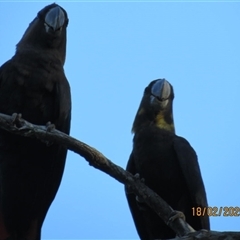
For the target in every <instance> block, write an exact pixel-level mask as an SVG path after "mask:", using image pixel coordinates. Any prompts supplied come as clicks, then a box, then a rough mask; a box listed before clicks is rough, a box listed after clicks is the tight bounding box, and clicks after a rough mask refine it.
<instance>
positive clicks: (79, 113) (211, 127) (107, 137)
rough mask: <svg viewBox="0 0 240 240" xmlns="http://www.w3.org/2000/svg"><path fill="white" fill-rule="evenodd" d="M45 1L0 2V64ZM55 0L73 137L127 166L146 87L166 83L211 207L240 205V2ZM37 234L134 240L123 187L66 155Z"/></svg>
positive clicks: (219, 221)
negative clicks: (64, 25) (62, 28)
mask: <svg viewBox="0 0 240 240" xmlns="http://www.w3.org/2000/svg"><path fill="white" fill-rule="evenodd" d="M50 3H52V1H50V2H48V1H44V2H43V1H42V2H34V1H33V2H11V1H8V2H3V1H0V32H1V38H0V52H1V54H0V65H1V64H3V63H4V62H5V61H7V60H8V59H9V58H11V57H12V55H13V54H14V52H15V45H16V44H17V42H18V41H19V40H20V38H21V37H22V35H23V33H24V31H25V29H26V28H27V26H28V24H29V23H30V22H31V21H32V20H33V18H34V17H35V16H36V14H37V12H38V11H39V10H40V9H42V8H43V7H44V6H46V5H48V4H50ZM56 3H58V4H59V5H61V6H62V7H63V8H64V9H65V10H66V11H67V12H68V16H69V27H68V43H67V58H66V64H65V72H66V75H67V78H68V80H69V82H70V85H71V91H72V103H73V106H72V128H71V135H72V136H73V137H75V138H78V139H80V140H82V141H84V142H86V143H87V144H89V145H91V146H93V147H95V148H97V149H98V150H99V151H101V152H102V153H103V154H104V155H105V156H106V157H108V158H109V159H111V160H112V161H113V162H115V163H116V164H118V165H120V166H121V167H124V168H125V166H126V163H127V160H128V156H129V154H130V152H131V149H132V137H133V136H132V134H131V126H132V122H133V119H134V116H135V114H136V111H137V108H138V106H139V103H140V100H141V97H142V93H143V90H144V88H145V87H146V86H147V85H148V84H149V82H150V81H152V80H154V79H157V78H166V79H167V80H168V81H169V82H170V83H171V84H172V85H173V87H174V90H175V100H174V120H175V127H176V132H177V134H178V135H180V136H183V137H185V138H186V139H187V140H188V141H189V142H190V143H191V145H192V146H193V147H194V149H195V151H196V152H197V155H198V158H199V164H200V167H201V171H202V176H203V179H204V183H205V187H206V191H207V196H208V202H209V206H211V207H214V206H216V207H221V206H222V207H225V206H226V207H230V206H233V207H236V206H239V207H240V191H239V180H240V172H239V167H240V166H239V165H240V164H239V160H240V159H239V149H240V147H239V134H240V127H239V122H240V107H239V91H240V80H239V76H240V58H239V56H240V44H239V43H240V31H239V22H240V3H233V2H232V3H227V2H210V3H209V2H208V3H204V2H176V1H175V2H160V1H159V2H127V1H125V2H121V1H118V2H107V1H106V2H103V1H101V2H100V1H95V2H87V1H85V2H80V1H79V2H76V1H75V2H66V1H65V2H61V1H56ZM210 222H211V228H212V229H213V230H217V231H239V230H240V229H239V224H240V217H223V216H221V217H211V218H210ZM42 237H43V238H44V239H137V238H138V235H137V233H136V230H135V227H134V224H133V221H132V217H131V215H130V211H129V209H128V206H127V202H126V199H125V195H124V190H123V185H121V184H120V183H119V182H117V181H115V180H114V179H112V178H110V177H109V176H107V175H106V174H104V173H102V172H100V171H99V170H96V169H94V168H93V167H90V166H89V165H88V164H87V162H86V161H85V160H84V159H83V158H81V157H79V156H78V155H76V154H74V153H72V152H69V153H68V157H67V164H66V168H65V173H64V176H63V180H62V184H61V187H60V189H59V192H58V194H57V197H56V198H55V201H54V202H53V204H52V206H51V209H50V211H49V213H48V215H47V218H46V220H45V223H44V226H43V231H42Z"/></svg>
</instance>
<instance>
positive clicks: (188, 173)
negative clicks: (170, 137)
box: [173, 136, 210, 229]
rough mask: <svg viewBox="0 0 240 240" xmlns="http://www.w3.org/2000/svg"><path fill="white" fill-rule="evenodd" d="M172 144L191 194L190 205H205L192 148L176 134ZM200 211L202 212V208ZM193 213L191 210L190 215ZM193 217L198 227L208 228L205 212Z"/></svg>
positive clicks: (195, 157) (202, 206)
mask: <svg viewBox="0 0 240 240" xmlns="http://www.w3.org/2000/svg"><path fill="white" fill-rule="evenodd" d="M173 144H174V149H175V152H176V154H177V157H178V161H179V164H180V168H181V170H182V173H183V176H184V178H185V181H186V184H187V188H188V190H189V194H190V196H191V200H192V207H193V208H194V209H196V207H201V208H204V207H207V206H208V203H207V197H206V192H205V188H204V183H203V180H202V176H201V172H200V168H199V164H198V160H197V155H196V153H195V151H194V149H193V148H192V147H191V145H190V144H189V142H188V141H187V140H186V139H184V138H182V137H178V136H176V137H175V138H174V142H173ZM189 211H190V210H189ZM191 211H192V210H191ZM201 211H202V213H203V210H201ZM193 214H194V213H193V212H192V215H193ZM192 217H193V216H192ZM194 219H195V221H197V223H196V225H197V226H199V228H200V229H210V223H209V217H208V216H207V214H205V216H201V217H198V216H195V218H194Z"/></svg>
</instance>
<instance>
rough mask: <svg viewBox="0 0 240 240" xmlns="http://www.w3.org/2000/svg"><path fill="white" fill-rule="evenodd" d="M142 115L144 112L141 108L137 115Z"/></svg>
mask: <svg viewBox="0 0 240 240" xmlns="http://www.w3.org/2000/svg"><path fill="white" fill-rule="evenodd" d="M143 113H145V110H144V108H141V109H140V110H139V111H138V113H137V115H142V114H143Z"/></svg>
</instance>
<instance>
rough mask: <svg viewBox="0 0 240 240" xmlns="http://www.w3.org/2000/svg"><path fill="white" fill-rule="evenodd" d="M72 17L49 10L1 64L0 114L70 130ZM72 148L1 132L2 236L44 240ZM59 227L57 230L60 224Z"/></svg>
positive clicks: (54, 7)
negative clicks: (67, 66) (67, 59)
mask: <svg viewBox="0 0 240 240" xmlns="http://www.w3.org/2000/svg"><path fill="white" fill-rule="evenodd" d="M67 25H68V16H67V13H66V11H65V10H64V9H63V8H61V7H60V6H58V5H57V4H51V5H49V6H46V7H45V8H43V9H42V10H41V11H40V12H39V13H38V14H37V17H36V18H35V19H34V20H33V21H32V22H31V23H30V25H29V27H28V28H27V30H26V32H25V33H24V35H23V37H22V39H21V40H20V42H19V43H18V44H17V48H16V53H15V55H14V56H13V57H12V59H10V60H9V61H7V62H6V63H4V64H3V65H2V66H1V68H0V112H1V113H5V114H9V115H11V114H13V113H22V116H23V118H24V119H26V120H28V121H30V122H32V123H34V124H39V125H45V124H46V123H47V122H49V121H50V122H51V123H53V124H55V127H56V128H57V129H58V130H60V131H63V132H65V133H67V134H69V130H70V119H71V95H70V87H69V83H68V81H67V79H66V77H65V74H64V70H63V65H64V62H65V55H66V28H67ZM66 154H67V149H66V148H64V147H62V146H59V145H57V144H52V145H50V146H47V145H46V143H43V142H40V141H38V140H35V139H30V138H25V137H20V136H17V135H14V134H11V133H9V132H6V131H4V130H0V239H1V240H3V239H14V240H20V239H24V240H38V239H40V234H41V227H42V224H43V221H44V218H45V216H46V213H47V211H48V209H49V207H50V205H51V203H52V201H53V199H54V197H55V195H56V193H57V190H58V187H59V185H60V182H61V178H62V174H63V170H64V165H65V159H66ZM56 231H57V228H56Z"/></svg>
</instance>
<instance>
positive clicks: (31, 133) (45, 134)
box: [0, 113, 240, 240]
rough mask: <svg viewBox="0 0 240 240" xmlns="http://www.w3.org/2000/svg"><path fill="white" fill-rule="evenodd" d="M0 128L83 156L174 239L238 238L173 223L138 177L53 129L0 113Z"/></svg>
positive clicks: (166, 209)
mask: <svg viewBox="0 0 240 240" xmlns="http://www.w3.org/2000/svg"><path fill="white" fill-rule="evenodd" d="M0 128H2V129H4V130H6V131H8V132H11V133H15V134H17V135H21V136H25V137H32V138H37V139H39V140H41V141H43V142H46V143H49V142H51V143H57V144H61V145H64V146H65V147H66V148H68V149H69V150H71V151H74V152H75V153H77V154H79V155H80V156H82V157H84V158H85V159H86V160H87V161H88V162H89V165H91V166H93V167H95V168H97V169H99V170H101V171H103V172H105V173H107V174H108V175H110V176H111V177H113V178H115V179H116V180H118V181H119V182H121V183H123V184H125V185H126V186H128V187H131V190H132V191H133V192H134V193H135V194H136V195H137V196H140V197H141V198H142V199H144V201H145V202H146V203H147V204H148V205H149V206H150V207H151V208H152V209H153V210H154V211H155V212H156V213H157V214H158V215H159V217H161V219H163V221H164V222H165V223H166V224H168V225H169V227H171V228H172V229H173V230H174V231H175V232H176V234H177V235H178V236H179V237H180V238H179V237H178V238H175V239H186V240H190V239H202V240H203V239H211V240H220V239H221V240H222V239H229V240H230V239H232V240H235V239H240V233H232V232H225V233H224V232H223V233H219V232H211V231H198V232H195V230H194V229H193V228H192V227H191V226H190V225H189V224H187V223H186V222H185V221H184V220H183V219H181V218H177V219H176V220H174V221H173V222H171V221H169V218H170V216H172V215H173V213H174V211H173V209H172V208H171V207H170V206H169V205H168V204H167V203H166V202H165V201H164V200H163V199H162V198H161V197H159V196H158V195H157V194H156V193H155V192H153V191H152V190H151V189H150V188H148V187H147V186H146V185H145V184H144V183H142V182H141V180H140V179H139V178H136V177H134V176H133V175H132V174H130V173H129V172H127V171H125V170H124V169H122V168H121V167H119V166H117V165H115V164H114V163H113V162H111V161H110V160H109V159H107V158H106V157H105V156H104V155H103V154H102V153H100V152H99V151H97V150H96V149H94V148H92V147H90V146H89V145H87V144H85V143H83V142H81V141H79V140H77V139H75V138H73V137H71V136H69V135H67V134H65V133H63V132H60V131H58V130H56V129H55V128H51V127H49V126H38V125H34V124H32V123H29V122H27V121H25V120H24V119H22V118H19V117H18V115H16V114H14V115H13V116H9V115H5V114H1V113H0ZM225 235H226V237H230V238H224V236H225ZM183 236H185V237H183ZM194 236H195V237H194ZM181 237H183V238H181ZM234 237H236V238H234Z"/></svg>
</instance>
